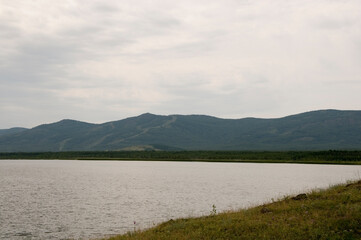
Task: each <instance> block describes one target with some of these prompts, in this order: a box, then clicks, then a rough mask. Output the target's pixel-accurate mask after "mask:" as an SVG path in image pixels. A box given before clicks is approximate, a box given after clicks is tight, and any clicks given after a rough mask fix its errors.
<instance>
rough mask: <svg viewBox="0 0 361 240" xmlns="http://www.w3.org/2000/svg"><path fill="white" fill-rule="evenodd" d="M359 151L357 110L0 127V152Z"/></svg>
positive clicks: (143, 117)
mask: <svg viewBox="0 0 361 240" xmlns="http://www.w3.org/2000/svg"><path fill="white" fill-rule="evenodd" d="M329 149H344V150H351V149H361V111H340V110H319V111H312V112H306V113H301V114H297V115H291V116H287V117H283V118H274V119H260V118H242V119H221V118H216V117H212V116H206V115H169V116H161V115H154V114H150V113H145V114H142V115H140V116H137V117H131V118H126V119H123V120H119V121H113V122H107V123H103V124H91V123H86V122H80V121H75V120H61V121H59V122H55V123H51V124H43V125H40V126H37V127H34V128H31V129H26V128H11V129H3V130H0V152H48V151H49V152H57V151H119V150H169V151H172V150H275V151H276V150H277V151H279V150H329Z"/></svg>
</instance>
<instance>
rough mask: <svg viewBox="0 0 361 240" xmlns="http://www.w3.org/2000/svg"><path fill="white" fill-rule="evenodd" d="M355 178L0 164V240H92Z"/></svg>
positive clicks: (283, 170)
mask: <svg viewBox="0 0 361 240" xmlns="http://www.w3.org/2000/svg"><path fill="white" fill-rule="evenodd" d="M360 175H361V166H342V165H337V166H336V165H303V164H254V163H199V162H132V161H119V162H118V161H70V160H1V161H0V239H15V240H16V239H93V238H99V237H104V236H107V235H112V234H119V233H124V232H126V231H132V230H134V228H136V229H139V228H146V227H151V226H153V225H154V224H156V223H159V222H162V221H165V220H169V219H172V218H173V219H174V218H179V217H189V216H200V215H209V214H210V212H211V210H212V205H215V206H216V209H217V212H219V211H225V210H230V209H239V208H244V207H249V206H252V205H256V204H260V203H263V202H265V201H270V200H271V199H272V198H274V199H277V198H280V197H282V196H284V195H288V194H296V193H300V192H304V191H308V190H310V189H314V188H324V187H328V186H329V185H330V184H336V183H343V182H345V181H347V180H350V179H356V178H360ZM134 222H135V224H134Z"/></svg>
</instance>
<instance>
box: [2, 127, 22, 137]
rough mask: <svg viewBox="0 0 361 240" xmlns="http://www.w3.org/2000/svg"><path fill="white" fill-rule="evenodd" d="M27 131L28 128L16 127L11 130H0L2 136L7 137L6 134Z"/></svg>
mask: <svg viewBox="0 0 361 240" xmlns="http://www.w3.org/2000/svg"><path fill="white" fill-rule="evenodd" d="M25 130H27V128H20V127H15V128H10V129H0V136H2V135H6V134H13V133H19V132H22V131H25Z"/></svg>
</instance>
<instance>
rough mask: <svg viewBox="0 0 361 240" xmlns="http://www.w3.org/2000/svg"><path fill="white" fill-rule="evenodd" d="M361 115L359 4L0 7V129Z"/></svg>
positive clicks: (208, 1)
mask: <svg viewBox="0 0 361 240" xmlns="http://www.w3.org/2000/svg"><path fill="white" fill-rule="evenodd" d="M360 106H361V1H360V0H292V1H289V0H272V1H270V0H222V1H219V0H182V1H171V0H152V1H150V0H137V1H131V0H101V1H96V0H62V1H58V0H32V1H27V0H0V116H1V117H0V129H4V128H10V127H35V126H37V125H39V124H43V123H50V122H56V121H59V120H61V119H76V120H80V121H86V122H91V123H102V122H108V121H114V120H120V119H123V118H127V117H132V116H137V115H140V114H142V113H146V112H150V113H154V114H160V115H170V114H205V115H212V116H216V117H221V118H243V117H261V118H275V117H283V116H286V115H290V114H296V113H301V112H306V111H311V110H318V109H341V110H360Z"/></svg>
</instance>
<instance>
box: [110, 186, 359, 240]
mask: <svg viewBox="0 0 361 240" xmlns="http://www.w3.org/2000/svg"><path fill="white" fill-rule="evenodd" d="M214 210H215V209H214ZM360 223H361V180H357V181H352V182H347V183H345V184H338V185H335V186H330V187H328V188H327V189H322V190H312V191H310V192H307V193H303V194H298V195H296V196H286V197H283V198H282V199H281V200H277V201H273V202H270V203H264V204H262V205H259V206H255V207H251V208H247V209H240V210H237V211H229V212H223V213H216V211H213V213H212V212H211V213H210V215H209V216H203V217H195V218H192V217H191V218H181V219H175V220H173V219H171V220H169V221H167V222H163V223H161V224H159V225H157V226H155V227H152V228H149V229H144V230H135V231H132V232H128V233H126V234H122V235H118V236H114V237H110V238H109V237H107V238H103V240H132V239H144V240H147V239H181V240H183V239H184V240H185V239H204V240H208V239H285V240H287V239H290V240H291V239H292V240H293V239H360V238H361V228H360V227H359V226H360Z"/></svg>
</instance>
